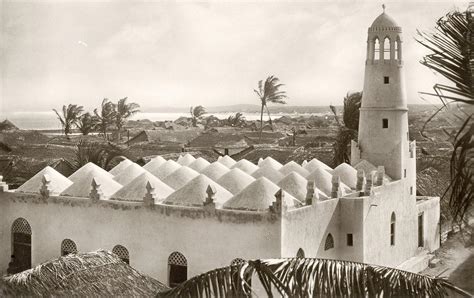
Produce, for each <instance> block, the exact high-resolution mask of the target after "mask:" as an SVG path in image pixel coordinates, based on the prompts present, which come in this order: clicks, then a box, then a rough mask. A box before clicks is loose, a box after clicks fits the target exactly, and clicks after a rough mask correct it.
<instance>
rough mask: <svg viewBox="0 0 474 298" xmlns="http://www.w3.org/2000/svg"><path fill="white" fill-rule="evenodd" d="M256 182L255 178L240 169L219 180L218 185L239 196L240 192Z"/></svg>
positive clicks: (235, 169)
mask: <svg viewBox="0 0 474 298" xmlns="http://www.w3.org/2000/svg"><path fill="white" fill-rule="evenodd" d="M254 181H255V178H253V177H252V176H250V175H249V174H247V173H245V172H244V171H242V170H240V169H238V168H234V169H232V170H230V171H229V172H228V173H226V174H224V175H223V176H222V177H221V178H220V179H219V180H217V183H219V184H220V185H221V186H223V187H224V188H225V189H227V190H228V191H230V192H231V193H232V194H237V193H238V192H239V191H241V190H242V189H244V188H245V187H247V185H249V184H250V183H252V182H254Z"/></svg>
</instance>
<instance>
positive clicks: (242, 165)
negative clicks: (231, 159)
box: [231, 159, 258, 175]
mask: <svg viewBox="0 0 474 298" xmlns="http://www.w3.org/2000/svg"><path fill="white" fill-rule="evenodd" d="M231 169H240V170H242V171H244V172H245V173H247V174H249V175H252V173H253V172H255V171H256V170H258V166H257V165H256V164H254V163H251V162H250V161H248V160H246V159H241V160H239V161H238V162H237V163H236V164H235V165H233V166H232V168H231Z"/></svg>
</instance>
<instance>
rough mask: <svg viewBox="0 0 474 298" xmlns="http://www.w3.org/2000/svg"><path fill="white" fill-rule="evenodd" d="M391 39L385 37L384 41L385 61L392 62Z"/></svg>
mask: <svg viewBox="0 0 474 298" xmlns="http://www.w3.org/2000/svg"><path fill="white" fill-rule="evenodd" d="M390 46H391V45H390V38H388V37H385V39H384V40H383V58H384V60H390V58H391V57H390Z"/></svg>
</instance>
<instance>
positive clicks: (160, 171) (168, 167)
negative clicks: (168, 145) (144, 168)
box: [148, 159, 181, 180]
mask: <svg viewBox="0 0 474 298" xmlns="http://www.w3.org/2000/svg"><path fill="white" fill-rule="evenodd" d="M180 167H181V165H180V164H178V163H177V162H175V161H174V160H171V159H170V160H167V161H166V162H165V163H163V164H162V165H161V166H159V167H157V168H154V169H149V170H148V172H150V173H152V174H153V175H155V176H156V177H158V179H160V180H163V179H165V178H166V176H168V175H169V174H171V173H173V172H174V171H176V170H177V169H179V168H180Z"/></svg>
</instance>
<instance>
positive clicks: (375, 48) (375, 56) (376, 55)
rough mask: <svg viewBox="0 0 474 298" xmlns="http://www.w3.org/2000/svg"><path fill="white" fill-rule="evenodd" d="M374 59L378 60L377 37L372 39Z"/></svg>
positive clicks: (378, 45) (378, 42) (378, 44)
mask: <svg viewBox="0 0 474 298" xmlns="http://www.w3.org/2000/svg"><path fill="white" fill-rule="evenodd" d="M374 60H380V41H379V39H378V38H377V37H376V38H375V39H374Z"/></svg>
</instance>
